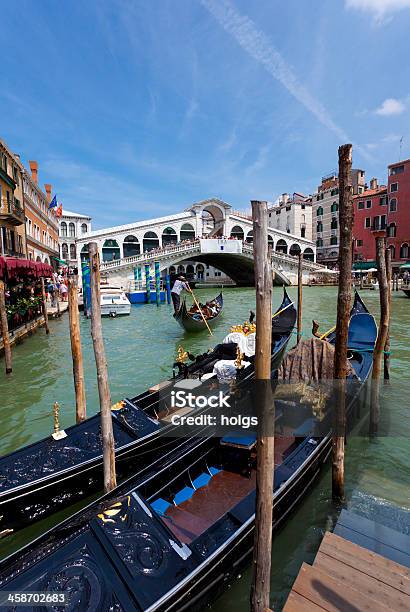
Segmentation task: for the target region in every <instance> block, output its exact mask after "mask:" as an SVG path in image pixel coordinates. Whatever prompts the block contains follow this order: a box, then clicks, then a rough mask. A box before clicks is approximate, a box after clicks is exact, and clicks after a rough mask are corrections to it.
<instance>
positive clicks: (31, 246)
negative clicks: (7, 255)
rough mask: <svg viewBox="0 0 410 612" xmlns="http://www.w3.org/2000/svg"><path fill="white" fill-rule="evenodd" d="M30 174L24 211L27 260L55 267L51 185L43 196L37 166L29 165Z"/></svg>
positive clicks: (25, 175)
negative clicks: (50, 206)
mask: <svg viewBox="0 0 410 612" xmlns="http://www.w3.org/2000/svg"><path fill="white" fill-rule="evenodd" d="M29 164H30V170H31V174H30V172H29V171H28V170H27V169H26V168H24V170H23V190H24V210H25V216H26V239H27V256H28V258H29V259H33V260H34V261H42V262H43V263H48V264H52V265H53V264H54V263H55V259H54V258H56V257H57V258H58V256H59V252H58V223H57V219H56V215H55V210H54V209H51V210H50V209H49V203H50V202H51V191H52V189H51V185H49V184H45V185H44V188H45V192H43V191H42V190H41V189H40V187H39V184H38V164H37V162H36V161H30V162H29Z"/></svg>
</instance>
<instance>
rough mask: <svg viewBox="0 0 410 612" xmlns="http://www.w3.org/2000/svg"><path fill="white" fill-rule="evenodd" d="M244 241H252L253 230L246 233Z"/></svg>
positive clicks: (250, 242)
mask: <svg viewBox="0 0 410 612" xmlns="http://www.w3.org/2000/svg"><path fill="white" fill-rule="evenodd" d="M246 242H249V244H252V243H253V230H251V231H250V232H248V233H247V234H246Z"/></svg>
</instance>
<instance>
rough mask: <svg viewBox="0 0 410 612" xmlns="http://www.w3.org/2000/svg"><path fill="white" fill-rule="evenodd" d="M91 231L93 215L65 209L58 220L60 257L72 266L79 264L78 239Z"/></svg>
mask: <svg viewBox="0 0 410 612" xmlns="http://www.w3.org/2000/svg"><path fill="white" fill-rule="evenodd" d="M89 232H91V217H89V216H88V215H82V214H80V213H76V212H71V211H69V210H63V214H62V216H61V217H60V219H59V221H58V233H59V246H60V259H62V260H64V261H65V262H67V265H68V266H70V267H75V266H77V245H76V240H77V239H78V238H83V237H84V236H85V235H86V234H88V233H89Z"/></svg>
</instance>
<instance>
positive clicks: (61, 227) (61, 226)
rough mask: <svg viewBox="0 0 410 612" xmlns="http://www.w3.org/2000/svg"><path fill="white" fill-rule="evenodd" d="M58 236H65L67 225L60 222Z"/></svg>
mask: <svg viewBox="0 0 410 612" xmlns="http://www.w3.org/2000/svg"><path fill="white" fill-rule="evenodd" d="M60 235H61V236H67V223H66V222H65V221H62V222H61V225H60Z"/></svg>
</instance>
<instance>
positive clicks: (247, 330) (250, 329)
mask: <svg viewBox="0 0 410 612" xmlns="http://www.w3.org/2000/svg"><path fill="white" fill-rule="evenodd" d="M231 332H239V333H240V334H244V336H249V334H254V333H255V332H256V323H249V321H245V323H242V325H232V327H231Z"/></svg>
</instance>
